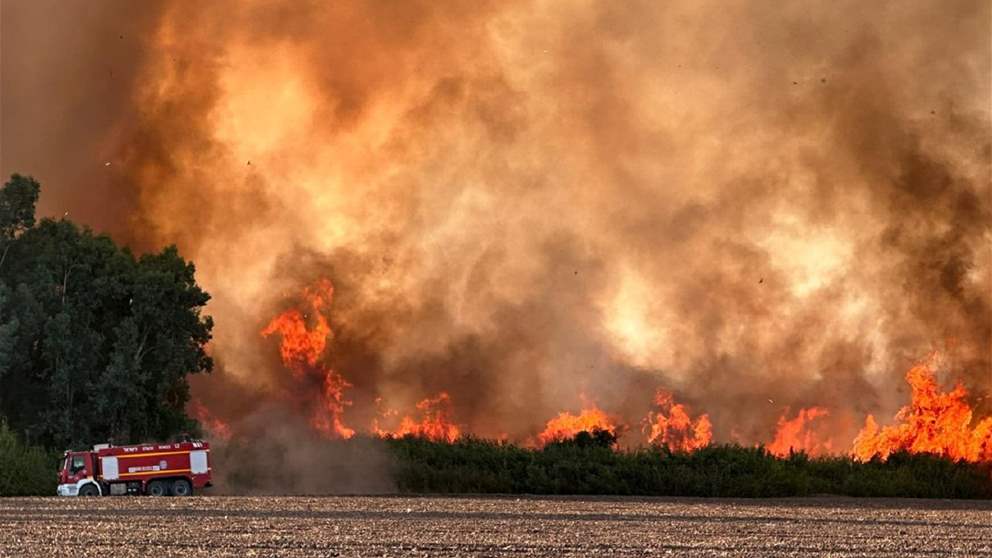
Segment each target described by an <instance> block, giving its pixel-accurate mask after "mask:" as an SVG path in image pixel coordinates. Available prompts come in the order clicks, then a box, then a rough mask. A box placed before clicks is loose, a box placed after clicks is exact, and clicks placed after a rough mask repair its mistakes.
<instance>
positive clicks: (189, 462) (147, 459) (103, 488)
mask: <svg viewBox="0 0 992 558" xmlns="http://www.w3.org/2000/svg"><path fill="white" fill-rule="evenodd" d="M208 486H211V483H210V444H209V443H207V442H201V441H198V440H194V441H185V442H177V443H173V444H141V445H137V446H112V445H110V444H99V445H96V446H93V450H92V451H67V452H65V459H64V460H63V461H62V468H61V469H60V470H59V487H58V495H59V496H110V495H114V496H118V495H125V494H149V495H152V496H191V495H192V494H193V491H194V490H200V489H203V488H206V487H208Z"/></svg>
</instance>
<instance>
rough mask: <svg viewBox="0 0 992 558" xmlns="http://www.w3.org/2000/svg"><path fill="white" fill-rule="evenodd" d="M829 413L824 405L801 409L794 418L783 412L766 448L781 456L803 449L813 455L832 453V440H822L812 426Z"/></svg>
mask: <svg viewBox="0 0 992 558" xmlns="http://www.w3.org/2000/svg"><path fill="white" fill-rule="evenodd" d="M829 414H830V413H829V412H828V411H827V410H826V409H824V408H822V407H810V408H808V409H800V410H799V414H797V415H796V418H793V419H786V418H785V414H783V415H782V416H781V417H779V419H778V427H777V428H776V430H775V438H774V439H773V440H772V442H771V443H770V444H768V446H766V448H765V449H767V450H768V452H769V453H771V454H773V455H777V456H779V457H788V455H789V452H790V451H797V452H798V451H803V452H806V453H807V454H808V455H811V456H819V455H825V454H827V453H830V446H831V443H830V440H826V441H822V440H821V439H820V437H819V436H818V435H817V433H816V432H815V431H814V430H813V428H812V426H813V421H814V420H816V419H818V418H821V417H825V416H827V415H829Z"/></svg>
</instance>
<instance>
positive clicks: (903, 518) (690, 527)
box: [0, 497, 992, 558]
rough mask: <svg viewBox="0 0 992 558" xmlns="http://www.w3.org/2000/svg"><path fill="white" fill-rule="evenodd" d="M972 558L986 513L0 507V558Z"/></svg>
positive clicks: (697, 507)
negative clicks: (818, 557)
mask: <svg viewBox="0 0 992 558" xmlns="http://www.w3.org/2000/svg"><path fill="white" fill-rule="evenodd" d="M808 554H816V555H831V556H868V555H871V556H938V555H939V556H948V555H960V556H976V555H992V503H990V502H935V501H915V500H857V499H841V498H824V499H806V500H759V501H727V500H683V499H652V500H646V499H605V498H604V499H572V498H558V499H550V498H513V497H506V498H434V497H320V498H301V497H285V498H272V497H266V498H219V497H218V498H211V497H193V498H183V499H180V498H151V497H141V498H138V497H121V498H95V499H57V498H12V499H0V556H4V557H6V556H11V557H14V556H17V557H19V556H73V557H79V556H93V557H106V556H128V557H142V558H151V557H158V556H182V557H207V556H210V557H215V556H232V557H239V558H244V557H249V556H280V557H281V556H522V555H527V556H645V555H652V556H655V555H694V556H730V555H734V556H738V555H750V556H797V555H808Z"/></svg>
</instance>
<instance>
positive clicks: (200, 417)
mask: <svg viewBox="0 0 992 558" xmlns="http://www.w3.org/2000/svg"><path fill="white" fill-rule="evenodd" d="M188 410H189V413H190V414H191V415H193V418H195V419H196V420H197V421H199V423H200V424H201V425H203V428H204V429H205V430H206V432H207V434H208V435H209V436H211V437H213V438H219V439H221V440H224V441H227V440H230V439H231V426H230V425H229V424H227V423H226V422H224V421H223V420H221V419H219V418H217V417H216V416H214V415H213V414H212V413H211V412H210V410H208V409H207V408H206V407H205V406H204V405H203V403H200V401H199V400H196V399H191V400H190V402H189V406H188Z"/></svg>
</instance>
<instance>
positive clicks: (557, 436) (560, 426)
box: [537, 405, 617, 447]
mask: <svg viewBox="0 0 992 558" xmlns="http://www.w3.org/2000/svg"><path fill="white" fill-rule="evenodd" d="M597 430H605V431H608V432H611V433H613V434H614V435H616V434H617V427H616V424H615V423H614V422H613V419H612V418H610V416H609V415H607V414H606V413H605V412H604V411H603V410H602V409H600V408H599V407H596V406H595V405H593V406H592V407H588V408H586V409H583V410H582V412H581V413H579V414H578V415H573V414H572V413H568V412H562V413H558V416H557V417H555V418H553V419H551V420H549V421H548V423H547V425H546V426H545V428H544V431H543V432H541V433H540V434H538V435H537V440H538V445H539V446H542V447H543V446H546V445H548V444H550V443H552V442H561V441H564V440H569V439H571V438H574V437H575V435H576V434H578V433H579V432H590V433H591V432H595V431H597Z"/></svg>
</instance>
